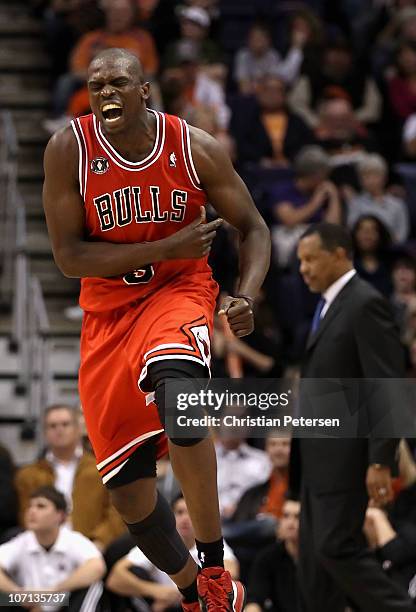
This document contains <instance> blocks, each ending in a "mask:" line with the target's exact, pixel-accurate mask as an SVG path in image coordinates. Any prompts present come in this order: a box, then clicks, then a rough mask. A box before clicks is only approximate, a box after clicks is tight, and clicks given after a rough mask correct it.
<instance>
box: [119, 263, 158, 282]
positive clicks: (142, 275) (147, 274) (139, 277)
mask: <svg viewBox="0 0 416 612" xmlns="http://www.w3.org/2000/svg"><path fill="white" fill-rule="evenodd" d="M154 275H155V271H154V270H153V266H152V265H151V264H148V265H147V266H145V267H144V268H138V269H137V270H133V272H129V273H128V274H126V275H125V276H123V280H124V282H125V283H126V285H141V284H142V283H150V281H151V280H152V278H153V277H154Z"/></svg>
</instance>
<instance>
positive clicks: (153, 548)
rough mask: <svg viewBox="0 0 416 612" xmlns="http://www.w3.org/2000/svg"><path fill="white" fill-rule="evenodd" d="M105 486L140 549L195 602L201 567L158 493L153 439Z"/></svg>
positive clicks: (186, 597)
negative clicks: (198, 574) (192, 555)
mask: <svg viewBox="0 0 416 612" xmlns="http://www.w3.org/2000/svg"><path fill="white" fill-rule="evenodd" d="M106 485H107V487H108V489H109V491H110V495H111V500H112V503H113V504H114V506H115V508H116V509H117V511H118V512H119V513H120V515H121V517H122V518H123V520H124V522H125V523H126V525H127V528H128V529H129V531H130V533H131V534H132V536H133V538H134V540H135V542H136V544H137V546H138V547H139V548H140V550H141V551H142V552H143V553H144V554H145V555H146V557H147V558H148V559H149V560H150V561H151V562H152V563H153V565H155V566H156V567H158V568H159V569H160V570H162V571H164V572H166V573H167V574H168V575H169V576H170V577H171V578H172V580H173V581H174V582H175V584H176V585H177V586H178V588H179V590H180V591H181V593H182V594H183V595H184V597H185V601H189V602H191V601H196V599H197V590H196V576H197V573H198V566H197V565H196V563H195V562H194V560H193V559H192V557H191V556H190V554H189V551H188V549H187V548H186V546H185V544H184V543H183V540H182V538H181V537H180V535H179V533H178V532H177V530H176V522H175V517H174V514H173V512H172V510H171V508H170V506H169V504H168V503H167V501H166V500H165V499H164V497H163V496H162V495H160V494H159V493H158V492H157V489H156V444H155V441H154V439H153V438H150V439H149V440H148V441H147V442H146V443H144V444H143V445H141V446H139V448H138V449H137V450H136V451H135V452H134V453H133V454H132V456H131V457H130V459H129V461H128V462H127V464H126V465H125V466H124V467H123V469H122V470H120V472H119V473H118V474H116V475H115V476H113V478H112V479H110V480H109V481H108V482H107V483H106Z"/></svg>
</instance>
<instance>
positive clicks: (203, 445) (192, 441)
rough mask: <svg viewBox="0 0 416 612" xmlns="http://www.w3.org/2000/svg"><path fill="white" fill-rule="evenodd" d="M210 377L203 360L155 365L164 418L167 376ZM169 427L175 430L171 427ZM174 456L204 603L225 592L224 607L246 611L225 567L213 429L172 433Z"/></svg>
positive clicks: (153, 383) (154, 381) (158, 401)
mask: <svg viewBox="0 0 416 612" xmlns="http://www.w3.org/2000/svg"><path fill="white" fill-rule="evenodd" d="M205 377H206V372H205V369H204V368H203V366H200V365H198V364H195V363H192V362H191V363H189V362H187V361H181V360H172V361H171V360H165V361H159V362H155V363H152V364H151V365H150V366H149V378H150V381H151V386H152V388H153V389H154V390H155V403H156V405H157V408H158V411H159V416H160V420H161V422H162V424H165V417H166V382H167V381H168V380H169V379H185V378H188V379H189V378H191V379H192V378H193V379H203V378H205ZM202 414H203V413H202V410H201V416H202ZM166 433H167V434H168V436H169V431H167V432H166ZM169 456H170V460H171V463H172V468H173V471H174V473H175V476H176V478H177V479H178V481H179V483H180V485H181V488H182V492H183V494H184V497H185V500H186V505H187V508H188V512H189V515H190V517H191V520H192V524H193V527H194V532H195V538H196V545H197V549H198V555H199V559H200V561H201V565H202V568H203V571H202V574H201V575H200V576H199V578H198V582H199V593H200V596H201V594H202V593H203V596H202V598H201V599H202V602H201V604H202V609H203V610H206V609H208V607H207V604H206V603H204V599H205V600H206V601H210V598H211V596H212V595H213V592H214V594H215V597H217V596H219V597H220V599H221V598H222V599H221V604H222V605H224V606H225V605H228V607H227V608H226V607H224V608H223V609H229V610H237V611H240V610H242V609H243V606H244V599H245V594H244V588H243V587H242V585H241V584H240V583H238V582H234V583H233V582H232V581H231V578H230V576H229V574H228V572H225V571H224V569H223V568H224V544H223V538H222V532H221V519H220V512H219V502H218V488H217V461H216V454H215V448H214V444H213V442H212V438H211V437H210V435H209V433H208V435H207V436H206V437H205V438H203V439H201V438H183V439H180V438H178V437H176V436H173V437H172V436H170V437H169ZM213 582H214V583H215V586H214V585H213V584H212V583H213ZM218 585H220V586H221V590H222V594H221V593H220V592H219V591H218V590H217V589H216V587H218ZM211 603H212V602H211ZM217 605H219V601H218V602H217ZM204 606H205V607H204Z"/></svg>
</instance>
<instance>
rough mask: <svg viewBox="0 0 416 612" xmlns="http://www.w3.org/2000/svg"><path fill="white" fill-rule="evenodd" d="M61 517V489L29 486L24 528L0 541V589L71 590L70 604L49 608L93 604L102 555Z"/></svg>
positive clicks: (71, 609) (96, 598)
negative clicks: (31, 490)
mask: <svg viewBox="0 0 416 612" xmlns="http://www.w3.org/2000/svg"><path fill="white" fill-rule="evenodd" d="M65 519H66V501H65V497H64V496H63V495H62V494H61V493H60V492H59V491H57V490H56V489H54V488H53V487H41V488H39V489H37V490H36V491H33V493H32V494H31V496H30V503H29V507H28V509H27V511H26V525H27V531H24V532H23V533H21V534H20V535H18V536H17V537H15V538H13V539H12V540H10V541H9V542H6V543H5V544H2V545H1V546H0V591H2V592H3V593H4V592H9V593H18V592H20V591H21V590H24V589H28V590H31V591H36V590H39V591H48V590H52V591H53V592H56V593H60V592H69V593H70V598H69V608H68V607H67V606H65V605H64V606H55V607H53V610H58V609H59V610H69V612H75V611H78V610H81V609H84V608H83V607H82V606H83V603H84V605H85V606H86V604H87V601H88V610H95V609H96V606H97V604H98V601H99V599H100V597H101V594H102V584H101V582H100V581H101V579H102V577H103V576H104V573H105V564H104V560H103V558H102V556H101V553H100V551H99V550H98V548H97V547H96V546H94V544H93V543H92V542H90V541H89V540H88V539H87V538H86V537H84V536H83V535H81V534H80V533H77V532H75V531H71V530H69V529H67V528H66V527H64V523H65ZM24 608H26V609H27V606H24ZM33 608H34V609H36V610H40V609H45V608H44V607H43V606H42V607H36V606H34V607H33ZM10 609H11V610H15V609H16V608H10ZM20 609H23V608H20ZM46 609H49V608H48V606H46ZM85 609H87V608H86V607H85Z"/></svg>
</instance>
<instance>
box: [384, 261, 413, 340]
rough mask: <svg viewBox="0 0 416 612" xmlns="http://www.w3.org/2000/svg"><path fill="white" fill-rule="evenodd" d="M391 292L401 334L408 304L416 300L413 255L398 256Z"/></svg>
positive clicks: (394, 267) (391, 299)
mask: <svg viewBox="0 0 416 612" xmlns="http://www.w3.org/2000/svg"><path fill="white" fill-rule="evenodd" d="M392 280H393V292H392V295H391V298H390V301H391V304H392V306H393V309H394V312H395V319H396V322H397V324H398V325H399V327H400V330H401V334H403V333H404V331H405V322H406V314H407V310H408V308H409V306H410V305H411V304H412V303H415V302H416V262H415V260H414V258H413V257H406V256H403V257H400V258H399V259H397V261H395V263H394V266H393V272H392Z"/></svg>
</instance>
